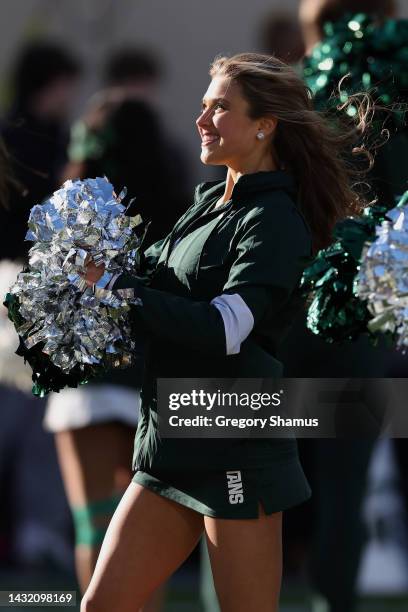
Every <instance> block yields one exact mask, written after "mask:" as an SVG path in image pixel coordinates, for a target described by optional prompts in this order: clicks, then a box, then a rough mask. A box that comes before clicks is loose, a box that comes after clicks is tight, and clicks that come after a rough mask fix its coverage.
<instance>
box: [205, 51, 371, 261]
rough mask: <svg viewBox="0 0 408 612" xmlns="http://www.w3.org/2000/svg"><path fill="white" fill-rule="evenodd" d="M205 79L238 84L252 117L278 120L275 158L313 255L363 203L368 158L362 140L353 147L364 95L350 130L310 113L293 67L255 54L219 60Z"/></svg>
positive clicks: (362, 123) (366, 114)
mask: <svg viewBox="0 0 408 612" xmlns="http://www.w3.org/2000/svg"><path fill="white" fill-rule="evenodd" d="M210 75H211V77H215V76H225V77H229V78H231V79H233V80H234V81H236V82H237V83H238V84H239V85H240V87H241V92H242V94H243V96H244V98H245V99H246V100H247V102H248V104H249V116H250V117H251V118H252V119H259V118H261V117H267V116H273V117H275V118H276V119H277V120H278V123H277V127H276V130H275V132H274V137H273V144H272V146H273V148H274V156H275V157H276V158H277V159H278V160H279V162H280V164H281V165H282V166H283V167H285V169H286V170H287V171H288V172H290V173H291V174H292V175H293V176H294V178H295V181H296V183H297V187H298V193H299V206H300V209H301V211H302V213H303V215H304V216H305V218H306V220H307V222H308V224H309V226H310V229H311V231H312V237H313V248H314V251H315V252H316V251H317V250H319V249H321V248H324V247H325V246H327V245H328V244H330V243H331V242H332V240H333V238H332V230H333V227H334V225H335V223H336V222H337V221H339V220H340V219H342V218H344V217H346V216H348V215H350V214H358V213H360V212H361V211H362V209H363V208H364V207H365V206H366V205H367V202H366V200H365V198H364V195H363V190H361V189H359V188H358V187H357V184H356V176H360V178H361V174H362V170H361V166H362V164H361V159H362V158H361V153H362V154H363V155H367V157H368V158H369V154H368V153H367V152H366V151H364V147H363V145H362V143H361V142H360V145H361V146H358V147H357V146H356V143H357V141H358V138H357V137H358V136H360V140H361V134H362V133H364V132H365V130H366V128H367V125H368V124H369V120H370V114H371V112H372V109H371V102H370V99H369V96H368V95H366V96H362V98H361V99H359V97H358V96H356V97H355V98H354V100H353V103H354V105H355V106H354V107H355V109H357V113H356V121H355V126H354V127H353V128H351V127H350V125H349V124H348V127H347V128H346V129H345V127H344V125H341V124H340V123H339V122H337V121H329V120H328V119H327V118H326V117H325V116H324V115H323V114H321V113H318V112H316V111H315V110H314V109H313V99H312V94H311V92H310V90H309V89H308V87H306V85H305V84H304V83H303V81H302V80H301V78H300V77H299V76H298V75H297V74H296V72H295V71H294V70H293V69H292V68H290V67H289V66H287V65H286V64H284V63H283V62H281V61H280V60H278V59H276V58H275V57H272V56H269V55H264V54H259V53H241V54H238V55H234V56H232V57H226V56H219V57H216V58H215V60H214V62H213V63H212V64H211V69H210ZM350 103H351V102H350ZM341 115H345V113H344V112H343V113H341ZM352 152H353V153H354V154H355V155H358V154H360V155H359V164H358V165H357V166H356V165H355V164H353V163H351V162H350V158H351V153H352ZM370 163H371V162H370V161H369V162H368V163H367V164H366V166H367V169H368V167H369V166H370ZM358 166H359V168H360V169H358Z"/></svg>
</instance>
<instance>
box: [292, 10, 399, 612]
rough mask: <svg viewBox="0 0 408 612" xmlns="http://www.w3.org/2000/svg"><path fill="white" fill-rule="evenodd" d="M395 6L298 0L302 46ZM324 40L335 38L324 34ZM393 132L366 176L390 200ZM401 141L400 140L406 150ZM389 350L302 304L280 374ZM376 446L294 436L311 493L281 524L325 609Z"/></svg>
mask: <svg viewBox="0 0 408 612" xmlns="http://www.w3.org/2000/svg"><path fill="white" fill-rule="evenodd" d="M394 8H395V6H394V3H393V2H392V1H391V0H374V1H371V0H367V1H365V0H350V1H348V0H346V1H343V0H341V1H340V0H301V2H300V7H299V15H300V20H301V26H302V30H303V32H304V39H305V48H306V53H307V54H308V55H310V54H311V52H312V50H313V48H314V45H315V44H317V43H318V42H319V41H322V37H323V35H324V28H323V26H324V24H325V23H326V22H327V21H338V20H340V19H343V18H344V17H345V16H346V15H347V14H348V15H350V14H356V13H362V12H364V13H367V14H369V15H372V16H373V18H374V19H375V20H377V22H378V24H381V23H382V21H383V19H384V18H385V17H387V16H391V15H393V10H394ZM324 41H327V43H328V44H333V42H332V41H331V40H330V38H327V39H323V42H324ZM405 44H406V42H405ZM363 52H364V51H363ZM350 61H353V60H352V59H351V60H350ZM351 68H352V66H351ZM331 85H332V86H331V87H329V88H328V89H330V92H329V93H328V95H327V99H326V106H328V103H329V96H330V95H331V93H332V91H334V92H335V94H336V90H337V87H338V83H337V82H336V83H332V84H331ZM373 86H375V83H373ZM362 89H363V84H362V83H361V90H362ZM335 94H334V95H335ZM321 102H322V104H321V105H320V107H319V109H320V110H324V106H325V104H324V100H321ZM392 102H393V101H391V103H392ZM396 138H397V140H394V136H392V137H391V138H390V140H389V142H387V144H386V145H384V146H383V147H382V148H380V149H379V150H378V151H374V153H376V155H375V163H374V167H373V169H372V170H371V172H370V174H369V176H368V177H367V181H368V182H369V187H370V190H371V193H372V194H373V198H375V197H378V198H379V201H380V202H381V201H383V202H384V201H385V202H386V203H388V204H390V205H392V204H393V203H394V201H395V197H396V196H398V195H399V194H400V193H401V188H402V174H404V177H405V178H406V176H407V174H406V171H405V169H404V168H403V164H401V157H400V149H399V147H400V141H399V139H400V135H399V134H398V135H397V136H396ZM403 138H405V137H403ZM407 145H408V142H407V141H405V145H404V147H405V152H406V153H408V146H407ZM390 155H392V159H393V162H392V164H391V165H390V163H389V157H390ZM391 169H392V172H391V171H390V170H391ZM395 170H397V171H398V172H395ZM392 354H393V351H392V350H388V349H386V348H385V344H384V343H381V342H380V343H379V345H378V346H377V347H373V346H372V344H371V343H370V342H369V341H368V339H367V338H364V337H361V338H359V339H358V340H357V341H355V342H348V343H345V344H343V345H341V346H340V345H338V346H335V345H331V344H328V343H326V342H324V341H323V340H322V339H320V338H319V337H317V336H314V335H313V334H312V333H311V332H309V331H308V330H307V328H306V311H305V312H304V313H303V314H302V316H301V317H300V318H299V321H298V322H297V325H296V326H294V328H293V330H292V331H291V333H290V335H289V337H288V339H287V342H286V346H285V347H284V349H283V356H282V359H283V360H286V361H285V363H286V364H287V368H286V371H285V373H284V374H285V376H288V377H308V378H314V377H317V378H318V377H322V378H324V377H329V378H330V377H333V378H337V377H340V378H356V377H357V378H377V377H378V378H381V377H383V376H387V373H388V371H389V362H390V358H391V355H392ZM374 446H375V441H374V439H373V438H371V439H370V437H364V436H361V438H360V439H358V440H352V439H348V440H341V439H337V440H333V439H330V440H316V441H311V440H301V441H300V450H301V456H302V460H303V462H304V464H305V466H306V470H305V471H306V473H307V475H308V477H309V478H310V480H311V483H312V489H313V491H314V495H313V498H312V500H311V501H310V502H308V503H307V504H305V506H304V508H302V509H296V510H294V511H293V512H291V513H288V517H287V522H286V528H287V531H288V541H290V539H292V545H293V548H292V549H290V548H289V554H288V556H287V559H288V562H289V563H290V564H292V563H294V564H296V562H297V561H298V560H297V559H296V557H297V556H298V553H299V551H300V550H301V547H300V543H301V542H302V541H303V544H304V546H305V548H304V551H306V550H307V549H309V550H310V551H311V558H310V559H309V561H310V564H311V570H312V576H313V582H314V585H315V586H316V587H317V589H318V591H319V592H320V593H321V594H322V595H323V596H324V598H325V601H326V604H325V605H324V606H323V608H322V609H325V610H330V612H337V611H339V612H340V611H342V612H352V611H353V610H355V608H356V584H357V576H358V570H359V566H360V560H361V553H362V550H363V546H364V543H365V542H366V538H367V533H366V529H365V525H364V522H363V515H362V509H363V501H364V495H365V491H366V486H367V476H368V467H369V464H370V460H371V457H372V452H373V449H374ZM311 524H312V525H313V526H314V527H313V530H312V532H311V531H310V525H311ZM310 533H313V534H314V541H313V542H311V541H310V540H309V543H307V540H308V535H307V534H310ZM298 569H299V566H298ZM315 605H316V609H321V608H320V607H319V606H321V605H322V603H321V602H320V601H316V602H315Z"/></svg>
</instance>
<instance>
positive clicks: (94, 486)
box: [55, 422, 165, 612]
mask: <svg viewBox="0 0 408 612" xmlns="http://www.w3.org/2000/svg"><path fill="white" fill-rule="evenodd" d="M55 439H56V447H57V452H58V460H59V464H60V468H61V473H62V477H63V481H64V487H65V491H66V494H67V498H68V502H69V505H70V507H71V509H72V511H73V512H75V509H77V508H83V507H89V506H90V505H92V504H93V503H95V502H98V501H100V500H106V499H108V500H109V498H111V497H112V496H114V495H115V494H123V493H124V492H125V490H126V489H127V487H128V486H129V483H130V481H131V478H132V471H131V461H132V451H133V439H134V429H133V428H131V427H129V426H126V425H123V424H121V423H113V422H112V423H103V424H95V425H89V426H87V427H82V428H80V429H73V430H69V431H63V432H60V433H57V434H56V438H55ZM107 449H108V452H107ZM112 514H113V510H112V511H110V512H107V513H105V514H99V515H98V516H96V517H94V523H95V525H94V527H95V528H96V529H98V528H99V529H101V530H102V531H103V530H104V529H107V527H108V524H109V522H110V520H111V518H112ZM100 547H101V544H100V543H90V542H88V543H84V542H82V543H81V542H79V543H77V544H76V546H75V563H76V571H77V577H78V582H79V585H80V588H81V592H82V593H84V592H85V591H86V589H87V587H88V585H89V582H90V580H91V577H92V574H93V572H94V569H95V565H96V561H97V558H98V555H99V551H100ZM164 595H165V587H162V588H160V589H158V590H157V592H155V593H154V594H153V595H152V597H151V598H150V600H149V602H147V603H146V606H145V607H144V609H143V612H160V610H162V608H163V600H164Z"/></svg>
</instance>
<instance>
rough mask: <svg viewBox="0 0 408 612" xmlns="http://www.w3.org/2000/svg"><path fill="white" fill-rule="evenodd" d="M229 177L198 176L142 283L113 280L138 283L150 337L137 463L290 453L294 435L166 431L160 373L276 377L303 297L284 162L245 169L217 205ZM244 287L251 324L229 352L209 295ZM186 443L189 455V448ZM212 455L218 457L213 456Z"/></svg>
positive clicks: (302, 253)
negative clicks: (182, 435)
mask: <svg viewBox="0 0 408 612" xmlns="http://www.w3.org/2000/svg"><path fill="white" fill-rule="evenodd" d="M224 189H225V181H221V182H220V181H216V182H207V183H201V184H200V185H198V186H197V187H196V191H195V197H194V203H193V205H192V206H191V207H190V208H189V209H188V210H187V212H186V213H185V214H184V215H183V216H182V217H181V218H180V219H179V221H178V222H177V223H176V225H175V227H174V228H173V230H172V232H171V233H170V234H169V235H168V236H167V237H166V238H164V239H163V240H161V241H160V242H158V243H155V244H154V245H152V246H151V247H150V248H149V249H148V250H147V251H146V252H145V254H144V255H145V259H144V269H143V270H142V272H143V274H147V275H148V276H149V278H150V283H149V285H148V286H147V285H143V284H141V283H140V281H139V280H138V279H136V278H134V277H130V276H122V277H120V279H118V281H116V283H115V286H114V288H115V289H118V288H125V287H135V288H136V293H137V296H138V297H140V298H141V301H142V305H141V306H134V307H133V312H132V315H133V317H134V321H135V326H136V329H140V330H143V331H144V333H145V335H146V337H147V339H148V343H147V348H146V355H145V374H144V382H143V387H142V409H141V419H140V423H139V427H138V431H137V434H136V443H135V454H134V461H133V466H134V467H140V468H141V469H143V468H146V469H148V467H149V466H150V468H153V467H159V468H160V469H176V468H177V467H179V466H182V465H183V466H184V465H185V462H186V456H188V462H189V465H190V467H192V468H194V467H196V468H198V467H201V468H203V467H207V468H208V467H209V465H210V466H211V467H227V468H228V466H230V467H231V468H233V469H238V467H237V462H238V466H241V467H250V466H262V465H265V464H266V463H268V462H272V463H273V461H274V460H275V459H276V455H281V454H282V453H283V454H284V455H285V456H288V455H291V456H293V455H294V454H295V453H296V450H295V447H294V442H293V441H292V440H237V439H235V440H233V439H231V440H208V439H207V440H185V439H183V440H182V439H180V440H174V439H163V440H160V439H159V438H158V436H157V423H158V422H157V412H156V379H157V378H159V377H163V378H173V377H174V378H197V377H198V378H200V377H201V378H210V377H211V378H213V377H216V378H229V377H237V378H238V377H242V378H256V377H260V378H261V377H262V378H273V377H279V376H281V375H282V373H283V370H282V364H281V363H280V362H279V361H278V360H277V359H276V357H275V353H276V349H277V347H278V345H279V344H280V342H281V340H282V338H283V337H284V335H285V333H286V332H287V331H288V329H289V328H290V325H291V323H292V320H293V319H294V317H295V314H296V313H297V312H298V310H299V308H300V307H301V305H302V300H301V298H300V294H299V290H298V283H299V280H300V278H301V275H302V271H303V268H304V266H305V263H306V261H307V259H308V257H310V255H311V235H310V231H309V229H308V227H307V225H306V223H305V221H304V218H303V216H302V215H301V213H300V211H299V209H298V208H297V206H296V204H295V198H296V190H295V186H294V182H293V179H292V178H291V177H290V175H288V174H286V173H285V172H283V171H276V172H257V173H254V174H249V175H244V176H242V177H240V178H239V180H238V181H237V183H236V184H235V186H234V189H233V192H232V196H231V200H229V201H228V202H227V203H226V204H225V205H223V206H222V207H219V208H217V209H215V210H214V209H213V207H214V205H215V202H216V201H217V200H218V199H219V197H220V196H221V195H222V193H223V192H224ZM224 294H238V295H239V296H241V298H242V299H243V300H244V302H245V304H246V305H247V306H248V308H249V309H250V311H251V313H252V316H253V319H254V327H253V330H252V331H251V333H250V334H249V336H248V337H247V338H246V339H245V340H244V341H243V342H242V344H241V346H240V350H239V352H237V353H235V354H231V355H227V349H226V333H225V327H224V322H223V319H222V316H221V315H220V312H219V310H218V309H217V308H216V307H215V306H214V305H212V304H210V302H211V300H212V299H213V298H215V297H216V296H219V295H224ZM186 453H187V455H186ZM210 455H211V460H210V459H209V457H210Z"/></svg>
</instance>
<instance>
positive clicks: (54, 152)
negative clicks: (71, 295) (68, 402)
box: [0, 41, 80, 572]
mask: <svg viewBox="0 0 408 612" xmlns="http://www.w3.org/2000/svg"><path fill="white" fill-rule="evenodd" d="M79 73H80V67H79V63H78V62H77V60H76V59H74V58H73V57H72V56H71V54H70V53H69V52H68V51H66V50H65V48H64V47H63V46H60V45H57V44H54V43H51V42H45V41H37V42H33V43H30V44H29V45H26V46H24V47H23V48H22V49H21V50H20V51H19V53H18V57H17V60H16V62H15V64H14V66H13V68H12V78H11V84H12V98H11V103H10V105H9V107H8V108H7V109H6V111H5V115H3V119H2V121H1V132H2V137H3V139H4V141H5V147H3V144H2V145H1V170H0V177H1V180H0V193H1V195H0V199H1V205H0V223H1V227H2V229H3V233H2V238H1V241H0V290H1V295H2V297H3V299H4V296H5V294H6V293H7V291H8V289H9V287H10V286H11V285H12V284H13V282H14V281H15V280H16V277H17V274H18V272H20V271H21V269H22V265H23V263H24V261H25V260H26V255H27V251H28V246H29V245H28V243H25V242H24V238H25V234H26V231H27V220H28V215H29V211H30V209H31V207H32V206H33V205H34V204H36V203H39V202H41V201H42V200H43V199H44V198H45V197H46V196H47V195H49V194H50V193H51V192H52V191H53V190H54V189H55V188H56V186H57V185H58V173H59V171H60V170H61V167H62V166H63V164H64V162H65V159H66V157H65V149H66V134H67V132H66V127H67V126H66V122H67V120H68V117H69V113H70V112H71V105H72V103H73V102H74V96H75V92H76V84H77V82H78V77H79ZM64 134H65V135H64ZM6 151H7V152H6ZM3 299H2V300H1V302H3ZM0 310H1V313H0V404H1V407H2V427H1V432H0V496H1V499H2V501H3V502H4V503H2V505H1V506H2V507H1V517H0V519H1V526H0V532H1V536H0V537H1V539H2V542H3V546H2V547H1V553H0V563H3V564H4V565H5V566H6V567H8V568H9V569H10V568H13V567H14V568H29V567H30V568H37V569H39V568H46V569H47V571H48V570H50V569H51V568H53V570H58V569H59V570H61V571H65V572H72V568H73V556H72V551H71V545H70V543H71V537H72V530H71V529H72V528H71V522H70V517H69V510H68V506H67V503H66V499H65V496H64V492H63V488H62V482H61V476H60V473H59V470H58V466H57V462H56V453H55V446H54V443H53V440H52V438H51V436H49V435H47V434H46V433H45V432H44V431H43V429H42V427H41V422H42V418H43V412H44V404H45V402H44V401H43V400H38V399H36V398H34V397H33V396H32V395H31V386H32V384H31V373H30V371H29V369H27V368H26V366H25V365H24V362H23V360H22V359H21V358H19V357H17V356H16V355H15V354H14V351H15V350H16V348H17V346H18V339H17V337H16V336H15V331H14V330H13V327H12V325H11V324H10V322H9V321H8V320H7V313H6V309H5V308H4V307H3V306H2V305H1V306H0ZM45 498H46V499H47V505H44V499H45Z"/></svg>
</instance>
